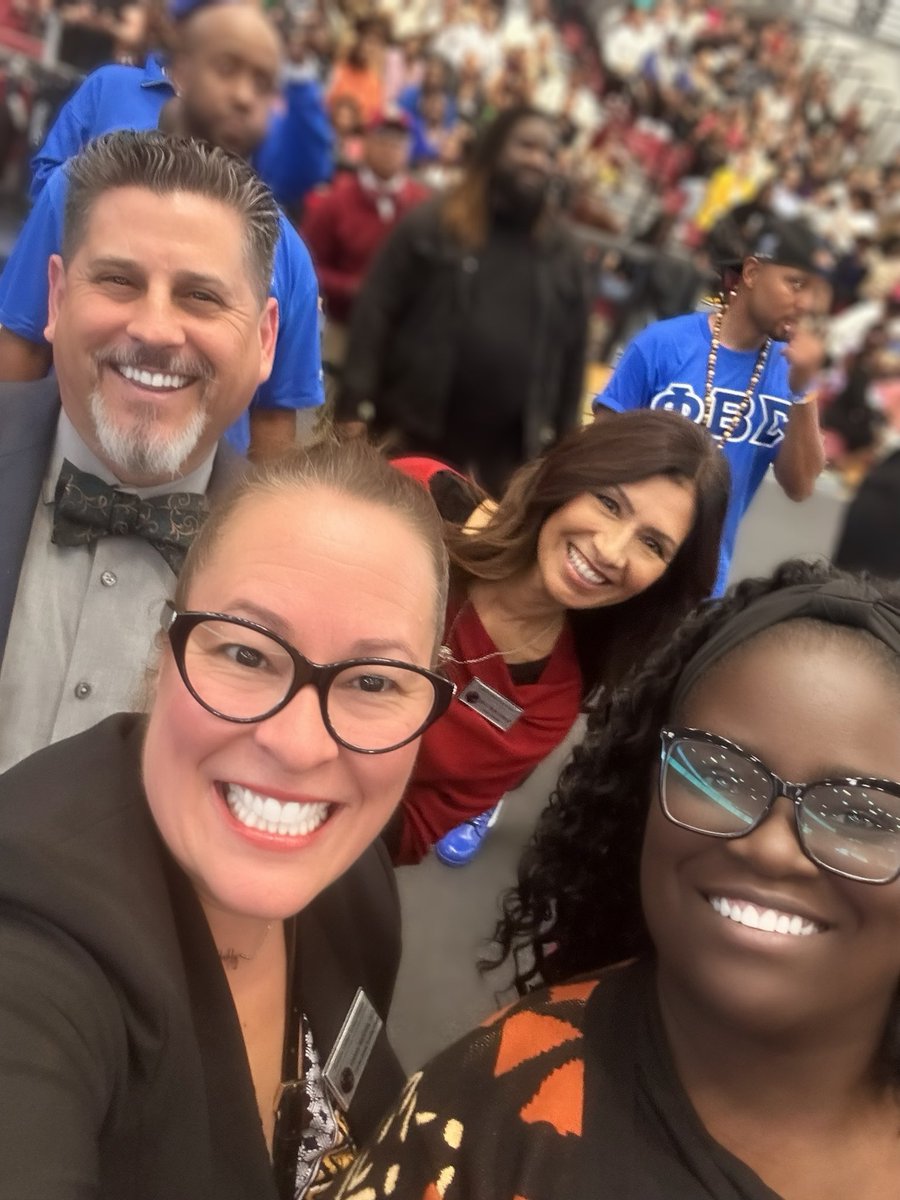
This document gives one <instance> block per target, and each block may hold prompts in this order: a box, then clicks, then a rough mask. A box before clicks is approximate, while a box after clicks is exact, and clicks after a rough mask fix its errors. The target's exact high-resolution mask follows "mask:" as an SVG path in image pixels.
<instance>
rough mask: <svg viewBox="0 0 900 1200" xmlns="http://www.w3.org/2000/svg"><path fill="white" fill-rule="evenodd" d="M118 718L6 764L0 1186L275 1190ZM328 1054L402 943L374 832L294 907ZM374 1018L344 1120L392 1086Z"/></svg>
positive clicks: (69, 1197) (209, 1198)
mask: <svg viewBox="0 0 900 1200" xmlns="http://www.w3.org/2000/svg"><path fill="white" fill-rule="evenodd" d="M142 735H143V721H142V718H140V717H137V716H134V715H124V714H119V715H118V716H115V717H110V718H109V719H108V720H106V721H104V722H102V723H101V724H100V725H97V726H95V727H94V728H93V729H90V730H88V731H87V733H83V734H79V735H78V736H77V737H74V738H70V739H68V740H66V741H63V742H58V743H57V744H56V745H54V746H50V747H48V748H47V749H45V750H42V751H40V752H39V753H38V754H35V755H32V756H31V757H30V758H28V759H26V760H25V761H24V762H22V763H20V764H19V765H18V766H16V767H14V768H13V769H12V770H11V771H8V772H7V773H6V774H5V775H3V776H2V777H0V1197H2V1200H48V1198H49V1197H53V1200H76V1198H77V1200H86V1198H87V1197H92V1198H96V1200H124V1198H125V1197H127V1198H128V1200H274V1197H275V1195H276V1193H275V1186H274V1182H273V1175H272V1170H271V1167H270V1165H269V1160H268V1154H267V1151H266V1146H265V1141H264V1138H263V1135H262V1128H261V1125H260V1121H259V1116H258V1111H257V1107H256V1101H255V1098H254V1093H253V1087H252V1082H251V1078H250V1073H249V1068H248V1066H247V1060H246V1054H245V1051H244V1045H243V1039H242V1036H241V1031H240V1027H239V1024H238V1020H237V1016H236V1013H235V1009H234V1005H233V1004H232V1001H231V995H230V992H229V989H228V983H227V980H226V978H225V973H224V971H223V970H222V966H221V964H220V962H219V960H218V954H217V951H216V947H215V945H214V942H213V939H212V937H211V935H210V932H209V928H208V926H207V924H206V921H205V918H204V916H203V912H202V909H201V908H200V905H199V903H198V901H197V899H196V896H195V895H194V892H193V889H192V887H191V885H190V884H189V883H188V881H187V879H186V878H185V876H184V875H183V874H182V873H181V871H180V870H179V869H178V868H177V867H176V866H175V864H174V863H173V861H172V859H171V857H170V855H169V854H168V852H167V851H166V850H165V848H164V846H163V844H162V842H161V839H160V838H159V835H158V833H157V831H156V827H155V825H154V824H153V821H152V819H151V817H150V813H149V810H148V808H147V803H146V798H145V796H144V792H143V788H142V785H141V780H140V759H139V755H140V746H141V741H142ZM298 922H299V923H298V938H297V944H298V960H299V961H298V970H299V972H300V974H299V979H300V980H301V998H302V1003H303V1007H304V1010H305V1012H306V1014H307V1017H308V1018H309V1023H310V1028H311V1030H312V1033H313V1037H314V1039H315V1042H316V1046H317V1049H318V1050H319V1053H320V1056H321V1059H322V1061H323V1063H324V1061H325V1059H326V1058H327V1056H328V1054H329V1052H330V1050H331V1047H332V1044H333V1042H334V1039H335V1036H336V1034H337V1032H338V1030H339V1028H340V1025H341V1023H342V1021H343V1019H344V1016H345V1015H346V1013H347V1010H348V1008H349V1006H350V1003H351V1001H352V1000H353V997H354V994H355V992H356V989H357V988H358V987H360V986H361V987H363V988H364V990H365V992H366V994H367V995H368V997H369V999H370V1000H371V1001H372V1003H373V1004H374V1006H375V1008H376V1009H377V1010H378V1011H379V1012H380V1013H381V1015H382V1016H385V1015H386V1013H387V1009H388V1006H389V1004H390V999H391V994H392V991H393V986H394V980H395V976H396V971H397V966H398V963H399V956H400V936H399V929H400V914H399V903H398V898H397V890H396V884H395V881H394V876H393V872H392V869H391V866H390V862H389V860H388V858H387V854H386V852H385V850H384V848H383V847H382V846H381V843H380V842H378V843H376V845H375V846H374V847H372V848H370V849H369V850H368V851H367V852H366V853H365V854H364V855H363V857H362V858H361V859H360V860H359V861H358V862H357V863H356V865H355V866H353V867H352V868H351V869H350V870H349V871H348V872H347V873H346V874H345V875H344V876H343V878H342V879H340V880H339V881H338V882H337V883H335V884H334V885H332V887H330V888H329V889H327V890H326V891H325V892H324V893H323V894H322V895H320V896H319V897H318V898H317V899H316V900H315V901H314V902H313V903H312V904H311V905H310V906H309V907H308V908H307V909H306V910H304V912H303V913H302V914H301V915H300V917H299V919H298ZM402 1082H403V1080H402V1073H401V1072H400V1068H399V1065H398V1064H397V1061H396V1059H395V1058H394V1056H393V1053H392V1051H391V1050H390V1047H389V1045H388V1043H387V1040H386V1038H385V1035H384V1031H383V1030H382V1032H381V1034H380V1035H379V1038H378V1041H377V1042H376V1044H375V1049H374V1051H373V1053H372V1056H371V1058H370V1059H369V1062H368V1065H367V1066H366V1068H365V1070H364V1071H363V1074H362V1078H361V1081H360V1085H359V1090H358V1091H357V1093H356V1096H355V1097H354V1100H353V1103H352V1104H351V1106H350V1109H349V1113H348V1119H349V1122H350V1127H351V1131H352V1132H353V1134H354V1136H355V1137H356V1138H357V1139H359V1140H362V1139H364V1138H366V1137H367V1136H368V1135H370V1134H371V1133H372V1132H373V1129H374V1127H375V1125H376V1124H377V1121H378V1118H379V1117H380V1116H381V1114H382V1111H383V1110H384V1109H385V1108H386V1107H387V1105H388V1104H389V1103H390V1102H391V1101H392V1099H393V1098H394V1097H395V1095H396V1094H397V1093H398V1092H399V1090H400V1087H401V1086H402Z"/></svg>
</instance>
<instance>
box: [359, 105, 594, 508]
mask: <svg viewBox="0 0 900 1200" xmlns="http://www.w3.org/2000/svg"><path fill="white" fill-rule="evenodd" d="M557 151H558V144H557V134H556V128H555V126H554V124H553V122H552V121H551V120H550V119H549V118H548V117H546V116H544V115H543V114H541V113H539V112H537V111H536V110H534V109H531V108H516V109H510V110H509V111H507V112H505V113H503V114H501V116H499V117H498V118H497V119H496V120H495V121H494V122H493V123H492V124H491V125H490V126H488V127H487V129H486V130H485V131H484V132H483V134H482V138H481V140H480V142H479V143H478V144H477V145H476V148H475V150H474V151H473V154H472V158H471V160H470V162H469V164H468V166H467V169H466V172H465V175H464V177H463V180H462V182H461V183H460V184H459V185H458V186H457V187H456V188H454V189H452V190H451V191H450V192H449V193H448V194H447V195H446V196H441V197H437V198H436V199H434V200H431V201H428V202H427V203H425V204H423V205H420V206H419V207H418V208H416V209H414V210H413V211H412V212H411V213H410V214H408V216H406V217H405V218H404V219H403V220H402V221H401V222H400V224H399V225H398V226H397V228H396V229H395V230H394V232H393V233H392V234H391V235H390V237H389V238H388V239H387V241H386V242H385V244H384V246H383V247H382V249H381V252H380V253H379V255H378V257H377V258H376V260H375V262H374V263H373V265H372V269H371V271H370V273H369V275H368V277H367V279H366V281H365V283H364V285H363V288H362V291H361V292H360V294H359V297H358V298H357V302H356V305H355V306H354V310H353V316H352V319H351V324H350V339H349V345H348V349H347V360H346V363H345V367H344V374H343V377H342V380H341V387H340V391H339V394H338V398H337V405H336V417H337V420H338V422H340V423H343V424H344V426H345V428H346V429H347V431H348V432H360V431H361V430H362V429H364V428H365V425H366V424H367V425H368V426H369V427H370V429H371V430H372V431H373V432H374V433H375V434H376V435H379V436H381V435H383V434H385V433H390V434H392V435H393V440H394V442H395V443H396V444H397V445H398V447H402V448H403V449H405V450H407V451H414V452H417V453H425V454H430V455H434V456H435V457H438V458H442V459H444V460H445V461H447V462H449V463H450V464H452V465H453V466H456V467H458V468H460V469H462V470H464V471H468V472H472V473H474V474H475V475H476V477H477V478H478V479H479V480H480V482H481V483H482V484H483V485H484V486H485V487H486V488H487V489H488V490H489V491H492V492H494V493H497V492H499V491H501V490H502V489H503V486H504V484H505V482H506V480H507V478H508V477H509V475H510V473H511V472H512V471H513V470H514V469H515V468H516V467H517V466H519V464H520V463H522V462H524V461H525V460H526V459H529V458H533V457H534V456H536V455H537V454H539V453H540V451H541V450H542V449H543V448H544V447H545V446H547V445H549V444H550V443H552V442H554V441H556V439H557V438H558V437H559V436H560V435H561V434H562V433H564V432H566V430H568V429H569V428H571V427H573V426H574V425H575V424H576V422H577V419H578V412H579V404H580V398H581V388H582V378H583V371H584V351H585V341H586V336H587V317H588V304H587V292H586V286H585V275H584V268H583V262H582V258H581V254H580V251H579V248H578V245H577V243H576V242H575V240H574V238H573V236H572V235H571V234H570V233H569V232H568V231H567V230H566V229H565V227H564V226H563V225H562V224H561V222H560V221H559V220H558V218H557V216H556V213H555V211H554V203H553V188H552V184H553V180H554V171H555V168H556V158H557Z"/></svg>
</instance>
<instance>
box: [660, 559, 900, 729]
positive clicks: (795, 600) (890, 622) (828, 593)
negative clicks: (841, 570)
mask: <svg viewBox="0 0 900 1200" xmlns="http://www.w3.org/2000/svg"><path fill="white" fill-rule="evenodd" d="M858 586H859V585H858V584H854V583H850V582H849V581H847V580H844V579H833V580H831V581H829V582H828V583H801V584H797V585H795V586H794V587H788V588H782V589H781V591H778V592H770V593H769V594H768V595H767V596H761V597H760V598H759V600H756V601H754V602H753V603H751V604H749V605H748V606H747V608H745V609H744V610H743V611H742V612H739V613H736V614H735V616H733V617H732V618H731V620H730V621H728V622H726V624H725V625H723V626H722V628H721V629H718V630H717V631H716V632H715V633H714V634H713V635H712V636H711V637H710V638H709V640H708V641H707V642H704V644H703V645H702V646H701V647H700V649H699V650H698V651H697V653H696V654H695V655H694V657H693V658H692V659H690V660H689V661H688V663H687V664H686V666H685V668H684V670H683V671H682V672H681V678H680V679H679V680H678V687H677V688H676V689H675V696H674V698H673V701H672V710H673V711H676V710H677V709H678V708H679V707H680V705H681V703H682V701H683V700H684V698H685V696H686V695H687V694H688V692H689V691H690V690H691V688H692V687H693V686H694V684H695V683H696V682H697V680H698V679H700V678H701V676H703V675H705V674H706V672H707V671H708V670H709V668H710V667H711V666H712V665H713V663H716V662H718V661H719V659H720V658H724V657H725V655H726V654H727V653H728V652H729V651H730V650H733V649H734V648H735V647H736V646H740V645H741V643H742V642H746V641H749V639H750V638H752V637H754V636H755V635H756V634H757V633H762V631H763V630H764V629H768V628H770V626H772V625H780V624H781V623H782V621H791V620H794V619H795V618H798V617H812V618H814V619H815V620H817V621H825V622H827V623H828V624H829V625H849V626H851V627H852V628H854V629H864V630H866V631H867V632H868V633H871V634H874V636H875V637H877V638H878V640H879V641H880V642H884V644H885V645H886V646H889V647H890V649H891V650H893V651H894V653H895V654H900V608H896V607H895V606H894V605H893V604H889V603H888V602H887V601H886V600H866V599H863V598H861V597H860V596H859V595H854V594H853V592H854V591H856V590H857V589H858Z"/></svg>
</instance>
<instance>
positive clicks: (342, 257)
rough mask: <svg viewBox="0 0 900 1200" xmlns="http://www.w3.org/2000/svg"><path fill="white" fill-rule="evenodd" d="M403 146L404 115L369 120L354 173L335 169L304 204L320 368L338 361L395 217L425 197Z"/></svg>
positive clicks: (396, 112)
mask: <svg viewBox="0 0 900 1200" xmlns="http://www.w3.org/2000/svg"><path fill="white" fill-rule="evenodd" d="M410 142H411V134H410V120H409V117H408V116H407V115H406V113H404V112H403V110H402V109H399V108H394V109H384V110H383V111H382V112H380V113H378V114H377V116H375V117H373V119H372V120H371V121H370V122H369V126H368V129H367V130H366V135H365V138H364V139H363V161H362V164H361V166H360V168H359V170H358V171H356V172H342V173H341V174H340V175H338V177H337V178H336V179H335V181H334V183H333V184H331V186H330V187H329V188H328V189H327V190H326V191H324V192H323V193H322V194H321V195H316V196H313V197H311V198H310V201H309V203H308V204H307V211H306V218H305V220H304V223H303V237H304V239H305V241H306V244H307V246H308V247H309V252H310V254H311V255H312V257H313V262H314V263H315V267H316V273H317V275H318V278H319V288H320V290H321V293H322V302H323V304H324V306H325V315H326V317H327V322H326V325H325V338H324V354H323V357H324V359H325V362H326V364H327V365H331V366H334V367H339V366H340V364H341V363H342V362H343V359H344V353H345V349H346V340H347V323H348V321H349V319H350V312H351V310H352V308H353V303H354V301H355V300H356V297H357V295H358V293H359V289H360V287H361V286H362V282H363V279H364V277H365V274H366V271H367V270H368V268H369V264H370V263H371V261H372V258H373V256H374V255H375V252H376V251H377V250H378V248H379V246H380V245H381V244H382V242H383V241H384V239H385V238H386V237H387V236H388V234H389V233H390V232H391V230H392V229H393V228H394V226H395V225H396V224H397V222H398V221H399V220H400V218H401V217H402V216H403V215H404V214H405V213H407V212H409V210H410V209H411V208H413V207H414V206H415V205H416V204H421V202H422V201H423V200H424V199H425V198H426V197H427V196H428V194H429V193H428V189H427V188H425V187H423V185H422V184H420V183H417V182H416V181H415V180H414V179H410V177H409V175H408V174H407V170H408V167H409V154H410Z"/></svg>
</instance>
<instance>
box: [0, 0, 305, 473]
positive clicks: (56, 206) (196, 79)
mask: <svg viewBox="0 0 900 1200" xmlns="http://www.w3.org/2000/svg"><path fill="white" fill-rule="evenodd" d="M188 29H189V31H190V33H191V36H190V37H189V38H186V39H185V40H184V42H183V46H182V48H181V49H180V50H179V54H178V55H176V57H175V59H174V60H173V67H172V70H173V71H177V70H178V69H179V68H178V64H181V68H180V73H179V74H178V78H179V79H184V81H185V86H184V88H183V89H182V94H181V95H180V96H174V95H173V94H172V92H171V88H170V87H169V85H167V93H166V95H167V97H168V98H167V99H166V100H165V103H164V104H163V105H161V107H160V108H159V109H158V110H157V111H158V121H159V126H160V128H161V129H162V130H164V131H165V132H170V133H181V134H187V135H190V136H194V137H202V138H204V139H205V140H207V141H210V142H212V143H213V144H217V145H222V146H224V148H225V149H228V150H231V151H232V152H237V151H239V150H240V151H241V155H242V157H249V156H250V152H251V151H252V149H253V147H254V146H256V145H258V144H259V143H260V141H261V140H262V139H263V137H264V136H265V133H266V129H267V125H268V121H269V115H270V107H271V98H272V96H273V95H274V93H275V90H276V87H277V80H278V72H279V66H280V46H279V42H278V39H277V36H276V35H275V33H274V31H273V30H272V27H271V25H270V23H269V22H268V20H267V19H266V18H265V17H264V16H263V15H262V14H261V13H260V12H258V11H257V10H256V9H255V8H253V7H252V6H249V5H217V6H215V7H211V8H208V9H204V10H201V11H200V12H198V13H197V14H196V15H195V16H194V17H193V18H192V19H191V21H190V22H189V23H188ZM223 56H224V58H223ZM208 58H210V59H211V60H212V64H213V65H214V64H216V63H218V64H221V63H222V62H223V61H224V60H225V59H227V60H228V62H229V63H230V64H231V66H230V67H229V69H227V70H225V69H224V68H222V70H223V75H222V77H221V78H220V77H219V75H217V74H216V70H215V69H213V65H210V63H209V62H208V61H207V59H208ZM185 64H187V65H185ZM112 69H113V68H110V70H112ZM115 69H116V70H126V69H128V68H115ZM254 81H255V82H254ZM145 127H146V124H145ZM66 192H67V182H66V168H65V166H64V165H63V166H61V167H57V168H56V169H55V170H54V171H52V172H51V174H50V175H49V177H48V178H47V180H46V182H45V184H44V187H43V188H42V189H41V191H40V194H39V196H38V198H37V201H36V203H35V205H34V208H33V209H32V211H31V213H30V215H29V217H28V220H27V221H26V223H25V225H24V227H23V229H22V232H21V234H20V235H19V238H18V240H17V242H16V244H15V246H14V247H13V251H12V254H11V255H10V258H9V262H8V263H7V265H6V267H5V269H4V271H3V274H2V276H0V325H2V326H3V329H2V330H0V380H3V381H7V382H25V381H28V380H33V379H39V378H41V377H43V376H44V375H45V374H46V373H47V371H48V369H49V367H50V363H51V350H50V346H49V344H48V343H47V341H46V339H45V337H44V328H45V326H46V323H47V298H48V283H47V263H48V261H49V259H50V256H51V255H53V254H58V253H59V252H60V250H61V246H62V227H63V214H64V209H65V201H66ZM280 230H281V236H280V238H279V241H278V246H277V248H276V252H275V268H274V272H273V276H272V292H271V294H272V295H273V296H274V297H275V299H277V301H278V309H279V313H280V324H279V331H278V342H277V346H276V354H275V363H274V366H273V368H272V373H271V376H270V377H269V379H268V380H267V382H266V383H265V384H263V385H262V386H261V387H260V388H259V390H258V391H257V393H256V396H255V397H254V399H253V403H252V405H251V407H250V410H249V414H248V413H247V412H245V413H243V414H242V415H241V417H240V418H239V419H238V421H236V422H235V424H234V425H233V426H232V428H231V429H230V430H229V431H228V441H229V443H230V444H231V445H232V446H233V447H234V448H235V449H236V450H238V451H239V452H240V453H242V454H243V453H246V451H247V449H248V445H249V444H250V441H251V432H252V443H253V452H254V454H255V455H257V456H264V455H265V454H267V453H273V452H277V451H279V450H281V449H283V448H285V447H286V446H288V445H289V444H291V443H292V442H293V440H294V429H295V420H296V410H297V409H299V408H308V407H313V406H315V405H318V404H321V402H322V382H321V362H320V348H319V320H318V286H317V283H316V278H315V273H314V271H313V267H312V262H311V260H310V257H309V254H308V252H307V250H306V247H305V246H304V245H303V242H302V241H301V239H300V237H299V235H298V234H297V232H296V231H295V230H294V229H293V227H292V226H291V225H290V224H289V223H288V221H287V220H285V218H284V217H281V220H280ZM175 236H177V230H174V229H173V237H175Z"/></svg>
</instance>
